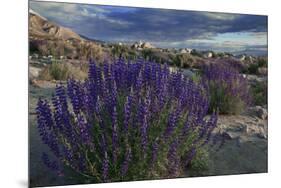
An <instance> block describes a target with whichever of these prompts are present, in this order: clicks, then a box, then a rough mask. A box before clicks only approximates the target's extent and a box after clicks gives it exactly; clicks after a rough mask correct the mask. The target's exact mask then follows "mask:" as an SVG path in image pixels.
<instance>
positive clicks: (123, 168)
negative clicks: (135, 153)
mask: <svg viewBox="0 0 281 188" xmlns="http://www.w3.org/2000/svg"><path fill="white" fill-rule="evenodd" d="M131 159H132V152H131V149H130V148H128V149H127V152H126V155H125V159H124V161H123V163H122V166H121V176H122V177H124V176H125V175H126V173H127V171H128V168H129V163H130V161H131Z"/></svg>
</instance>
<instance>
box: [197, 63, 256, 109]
mask: <svg viewBox="0 0 281 188" xmlns="http://www.w3.org/2000/svg"><path fill="white" fill-rule="evenodd" d="M202 77H203V78H202V83H204V84H206V85H207V86H206V88H208V90H209V94H210V107H209V110H214V109H216V110H217V111H219V113H222V114H239V113H241V112H242V111H243V109H244V108H245V107H246V106H247V105H249V104H250V103H251V96H250V92H249V91H250V90H249V84H248V82H247V79H246V78H245V77H243V75H241V74H239V71H238V70H237V69H236V67H234V66H231V65H230V64H229V63H221V62H220V63H212V64H210V65H208V66H205V67H204V68H203V76H202Z"/></svg>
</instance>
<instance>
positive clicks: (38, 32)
mask: <svg viewBox="0 0 281 188" xmlns="http://www.w3.org/2000/svg"><path fill="white" fill-rule="evenodd" d="M29 16H30V18H29V32H30V34H29V35H30V38H34V39H36V38H40V39H42V38H45V39H61V40H70V39H76V40H81V41H82V40H84V39H83V38H81V37H80V36H79V35H78V34H77V33H75V32H74V31H72V30H71V29H69V28H66V27H62V26H59V25H57V24H55V23H53V22H50V21H48V20H47V19H46V18H44V17H42V16H41V15H39V14H38V13H36V12H35V11H33V10H32V9H30V11H29Z"/></svg>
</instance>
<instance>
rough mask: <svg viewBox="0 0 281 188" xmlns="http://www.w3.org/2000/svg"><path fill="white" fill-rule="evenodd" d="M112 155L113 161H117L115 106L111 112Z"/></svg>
mask: <svg viewBox="0 0 281 188" xmlns="http://www.w3.org/2000/svg"><path fill="white" fill-rule="evenodd" d="M111 119H112V157H113V162H114V163H115V162H116V161H117V146H118V134H117V126H118V123H117V111H116V107H113V113H112V117H111Z"/></svg>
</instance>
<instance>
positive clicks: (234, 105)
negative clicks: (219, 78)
mask: <svg viewBox="0 0 281 188" xmlns="http://www.w3.org/2000/svg"><path fill="white" fill-rule="evenodd" d="M209 87H210V99H211V100H210V111H212V110H219V113H220V114H240V113H241V112H242V111H243V110H244V109H245V107H246V104H245V102H244V101H243V100H242V99H241V98H240V97H239V96H235V95H232V94H230V93H229V92H228V89H227V88H228V86H227V84H226V83H224V84H222V85H220V87H218V85H217V83H215V82H212V83H210V84H209Z"/></svg>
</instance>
